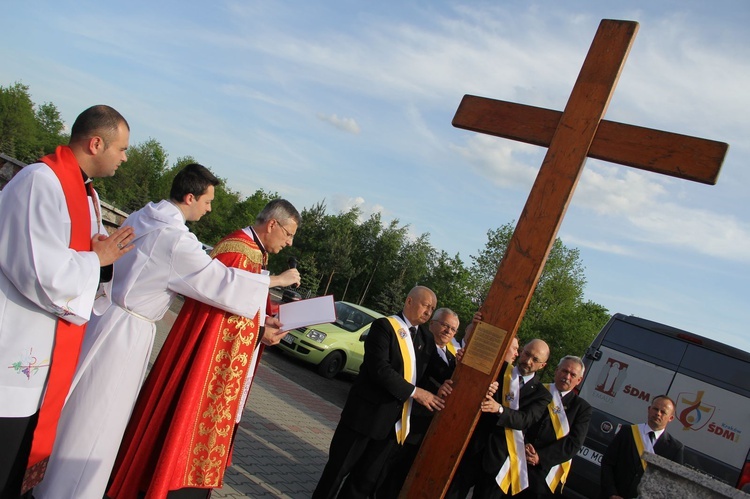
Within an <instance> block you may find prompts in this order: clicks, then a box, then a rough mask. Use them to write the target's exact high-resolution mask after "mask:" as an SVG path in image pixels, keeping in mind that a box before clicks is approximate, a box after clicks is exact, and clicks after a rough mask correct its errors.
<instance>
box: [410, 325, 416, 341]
mask: <svg viewBox="0 0 750 499" xmlns="http://www.w3.org/2000/svg"><path fill="white" fill-rule="evenodd" d="M409 332H410V333H411V339H412V340H413V339H414V335H415V334H417V326H412V327H410V328H409Z"/></svg>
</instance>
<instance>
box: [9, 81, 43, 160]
mask: <svg viewBox="0 0 750 499" xmlns="http://www.w3.org/2000/svg"><path fill="white" fill-rule="evenodd" d="M38 130H39V127H38V125H37V121H36V115H35V113H34V103H33V102H32V101H31V96H30V95H29V87H28V86H27V85H23V84H21V83H15V84H14V85H11V86H9V87H0V152H3V153H5V154H7V155H8V156H11V157H14V158H16V159H18V160H20V161H23V162H24V163H31V162H33V161H35V160H36V159H38V158H39V157H40V156H42V154H41V153H42V150H41V148H40V147H39V142H38V138H37V134H38Z"/></svg>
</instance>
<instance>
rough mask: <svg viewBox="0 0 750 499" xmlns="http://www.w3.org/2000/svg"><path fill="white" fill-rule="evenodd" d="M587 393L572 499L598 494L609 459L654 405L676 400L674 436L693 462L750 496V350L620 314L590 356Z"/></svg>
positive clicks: (571, 483) (583, 387) (571, 478)
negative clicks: (614, 444) (625, 430)
mask: <svg viewBox="0 0 750 499" xmlns="http://www.w3.org/2000/svg"><path fill="white" fill-rule="evenodd" d="M584 363H585V365H586V373H585V376H584V379H583V382H582V383H581V385H580V386H579V391H580V395H581V396H582V397H583V398H584V399H586V400H587V401H588V402H589V403H590V404H591V406H592V407H593V414H592V417H591V424H590V425H589V430H588V434H587V436H586V440H585V442H584V444H583V446H582V447H581V449H580V451H579V452H578V455H577V456H576V457H575V458H574V459H573V466H572V468H571V473H570V476H569V478H568V481H567V484H566V486H565V489H564V491H565V495H567V496H569V497H598V494H599V475H600V467H601V459H602V454H603V453H604V451H605V449H606V448H607V446H608V445H609V443H610V442H611V441H612V439H613V438H614V435H615V433H616V432H617V431H618V430H619V429H620V427H622V426H626V425H631V424H636V423H642V422H644V421H645V420H646V408H647V407H648V406H649V405H650V403H651V400H652V399H653V398H654V397H656V396H658V395H663V394H666V395H668V396H669V397H670V398H672V400H674V401H675V403H676V411H675V419H674V421H672V422H671V423H670V424H669V426H667V431H669V432H670V433H671V434H672V435H673V436H674V437H675V438H677V439H678V440H680V441H681V442H682V443H683V444H685V465H686V466H689V467H691V468H694V469H696V470H698V471H701V472H704V473H707V474H709V475H712V476H713V477H714V478H716V479H718V480H721V481H722V482H725V483H728V484H730V485H732V486H734V487H737V488H739V489H742V490H745V491H750V455H749V451H750V353H748V352H745V351H742V350H739V349H737V348H734V347H731V346H729V345H725V344H723V343H719V342H718V341H714V340H710V339H708V338H704V337H702V336H699V335H697V334H692V333H689V332H687V331H682V330H680V329H676V328H673V327H670V326H665V325H663V324H659V323H656V322H652V321H648V320H645V319H640V318H637V317H632V316H630V317H629V316H625V315H622V314H615V315H614V316H613V317H612V318H611V319H610V320H609V322H608V323H607V324H606V325H605V326H604V328H603V329H602V331H601V332H600V333H599V334H598V335H597V337H596V338H595V339H594V341H593V343H592V344H591V346H590V347H589V349H588V350H587V352H586V355H585V358H584Z"/></svg>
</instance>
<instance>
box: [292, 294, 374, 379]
mask: <svg viewBox="0 0 750 499" xmlns="http://www.w3.org/2000/svg"><path fill="white" fill-rule="evenodd" d="M335 307H336V322H333V323H330V324H318V325H315V326H310V327H301V328H298V329H293V330H291V331H289V333H287V335H286V336H284V338H283V339H282V340H281V341H280V342H279V344H278V346H279V347H280V348H281V350H282V351H283V352H285V353H287V354H289V355H291V356H292V357H296V358H298V359H302V360H304V361H306V362H310V363H311V364H315V365H317V366H318V368H317V371H318V374H320V375H321V376H323V377H325V378H333V377H334V376H336V375H337V374H338V373H340V372H345V373H349V374H357V373H358V372H359V366H360V365H361V364H362V360H363V357H364V354H365V343H364V340H365V336H366V334H367V333H368V332H369V331H370V323H372V321H374V320H375V319H378V318H380V317H385V316H384V315H383V314H380V313H378V312H375V311H374V310H370V309H369V308H365V307H362V306H360V305H355V304H353V303H348V302H345V301H337V302H336V303H335Z"/></svg>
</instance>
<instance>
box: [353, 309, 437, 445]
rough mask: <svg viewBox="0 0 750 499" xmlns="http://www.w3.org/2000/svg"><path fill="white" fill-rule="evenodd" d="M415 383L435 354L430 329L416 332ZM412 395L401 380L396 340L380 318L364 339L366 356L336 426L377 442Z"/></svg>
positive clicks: (409, 385) (408, 385) (389, 327)
mask: <svg viewBox="0 0 750 499" xmlns="http://www.w3.org/2000/svg"><path fill="white" fill-rule="evenodd" d="M414 354H415V356H416V370H417V380H418V381H419V379H420V378H421V376H422V375H423V374H424V372H425V369H426V368H427V363H428V361H429V359H430V357H431V356H432V355H437V353H436V352H435V341H434V340H433V337H432V333H430V331H429V329H427V328H426V327H423V326H419V327H418V328H417V333H416V335H415V339H414ZM413 391H414V385H412V384H411V383H409V382H407V381H406V380H404V362H403V359H402V358H401V350H400V347H399V345H398V338H397V337H396V333H395V332H394V331H393V328H392V327H391V324H390V322H389V321H388V319H387V318H385V317H383V318H380V319H376V320H375V321H373V323H372V326H371V327H370V332H369V334H368V335H367V338H366V339H365V356H364V360H363V362H362V366H361V367H360V368H359V374H358V375H357V378H356V379H355V380H354V384H353V385H352V388H351V390H350V391H349V396H348V397H347V399H346V404H345V405H344V410H343V411H342V412H341V421H340V423H339V424H342V425H344V426H347V427H349V428H351V429H353V430H355V431H356V432H358V433H361V434H363V435H366V436H368V437H370V438H373V439H376V440H382V439H384V438H386V437H387V436H388V434H389V433H390V431H391V430H392V429H393V427H394V425H395V424H396V421H398V419H399V418H400V417H401V409H402V407H403V404H404V402H405V401H406V400H408V399H409V397H410V396H411V394H412V392H413Z"/></svg>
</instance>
